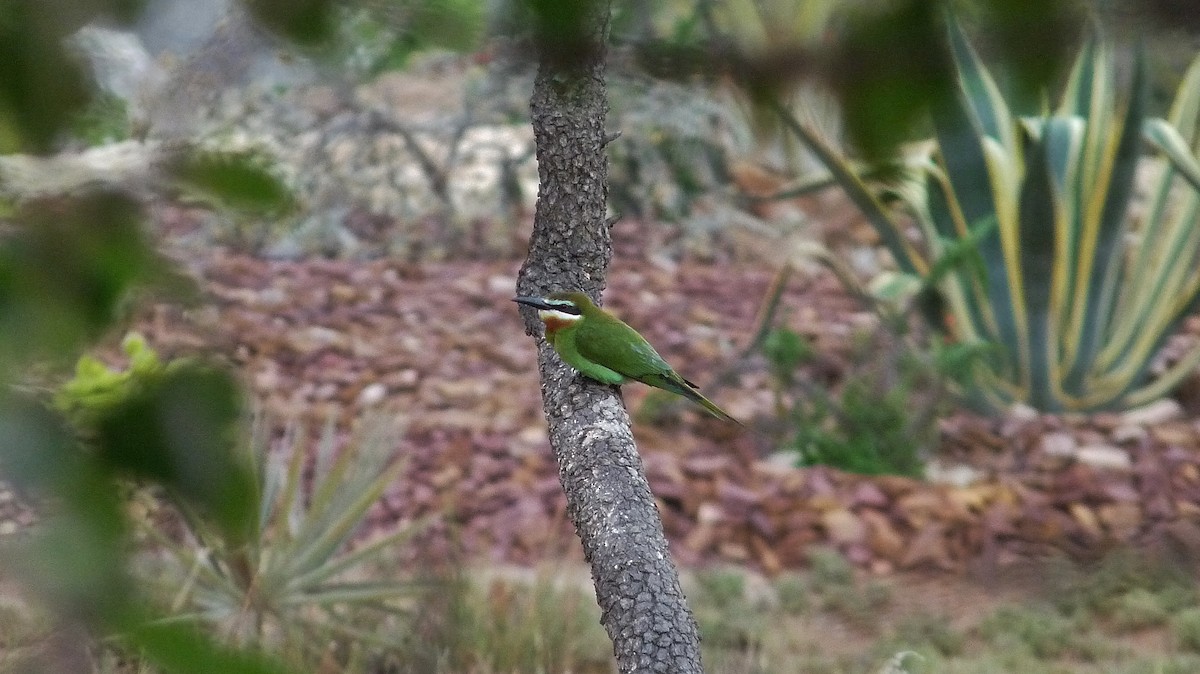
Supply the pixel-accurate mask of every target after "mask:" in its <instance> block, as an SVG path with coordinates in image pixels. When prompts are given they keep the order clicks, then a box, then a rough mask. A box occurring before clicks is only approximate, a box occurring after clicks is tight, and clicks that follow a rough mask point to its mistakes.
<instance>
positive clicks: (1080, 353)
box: [789, 22, 1200, 411]
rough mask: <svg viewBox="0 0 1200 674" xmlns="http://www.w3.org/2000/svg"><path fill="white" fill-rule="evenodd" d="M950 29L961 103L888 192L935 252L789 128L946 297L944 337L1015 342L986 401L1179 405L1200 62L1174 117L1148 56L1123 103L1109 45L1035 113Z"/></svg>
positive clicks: (989, 375)
mask: <svg viewBox="0 0 1200 674" xmlns="http://www.w3.org/2000/svg"><path fill="white" fill-rule="evenodd" d="M949 35H950V39H949V42H950V47H951V52H952V55H953V58H954V63H955V65H956V67H957V75H958V84H959V91H958V94H959V95H958V96H957V97H955V99H954V100H952V101H949V102H948V103H947V104H945V105H942V106H939V107H938V108H937V109H935V110H934V114H933V121H934V128H935V129H936V139H935V140H936V147H935V145H934V144H932V143H931V144H929V145H928V146H927V147H928V148H929V150H928V151H926V152H924V153H923V154H920V155H918V156H917V157H916V159H915V160H913V161H910V162H909V163H908V167H909V168H910V169H911V173H910V175H913V176H915V177H916V180H910V181H908V182H907V183H905V184H903V185H901V186H899V187H894V188H893V189H890V190H889V193H890V195H891V196H894V197H898V198H899V199H900V200H901V202H902V203H903V204H905V205H906V206H907V208H905V209H904V210H905V211H906V212H907V213H909V214H911V216H913V217H914V218H915V221H916V224H917V226H918V228H919V230H920V232H921V234H922V238H923V242H921V243H922V245H916V244H915V243H914V242H913V241H912V240H910V238H908V237H906V236H905V235H904V232H905V231H906V227H908V223H907V221H906V220H905V219H903V218H902V217H900V215H899V214H897V213H896V212H895V211H892V210H889V209H888V208H887V207H886V206H884V204H883V202H882V200H881V197H880V196H879V195H877V194H876V193H875V192H874V191H873V190H871V189H870V188H868V187H867V186H866V185H865V183H864V182H863V181H862V180H861V179H860V178H859V176H858V174H857V173H856V172H855V171H854V170H853V168H852V167H851V165H850V164H849V163H848V162H847V161H846V160H845V159H843V158H841V157H840V156H838V155H837V153H835V152H834V151H832V150H831V149H830V147H829V145H828V144H827V143H825V142H824V141H823V140H822V139H821V138H820V137H819V135H817V134H815V133H813V132H812V131H811V130H810V129H807V128H805V127H804V126H803V125H802V124H799V123H797V122H796V121H795V120H789V126H790V127H791V128H792V130H793V131H794V132H796V133H797V134H799V135H800V137H801V138H802V139H804V140H805V142H806V143H808V144H809V146H810V147H812V148H813V149H814V150H815V151H816V153H817V154H818V155H819V156H821V157H822V159H823V160H824V161H825V163H826V165H827V166H828V167H829V169H830V171H831V172H832V173H833V174H834V176H835V177H836V178H837V180H838V182H839V184H840V185H841V186H843V187H844V188H845V189H847V191H848V193H849V195H850V196H851V198H852V199H853V200H854V201H855V203H856V204H857V205H858V206H859V207H860V208H862V209H863V210H864V212H865V213H866V215H867V216H868V219H869V220H870V222H871V223H872V224H873V225H874V226H875V228H876V229H877V230H879V232H880V234H881V235H882V237H883V240H884V242H885V244H886V245H888V247H889V248H890V250H891V252H892V253H893V255H894V257H895V259H896V261H897V264H898V266H899V267H900V270H901V271H902V272H905V273H907V274H911V275H916V276H919V277H920V278H922V279H924V282H925V283H926V284H935V285H936V286H937V288H938V290H940V294H941V296H942V297H944V298H945V306H944V307H943V308H939V309H938V313H939V315H938V316H936V317H934V320H936V321H937V322H938V323H939V326H938V327H939V328H942V329H945V330H947V331H948V332H949V333H950V334H951V336H952V337H953V338H954V339H956V340H957V341H959V342H961V343H966V344H972V343H974V344H980V343H990V344H994V345H998V346H1000V347H1002V348H999V349H992V350H990V353H991V354H992V355H991V356H989V357H987V358H983V359H981V360H980V362H979V365H978V371H977V372H976V375H977V376H976V384H977V386H976V390H975V391H973V392H972V397H973V398H975V399H976V400H977V401H979V402H981V403H983V404H984V405H986V406H988V407H991V408H1003V407H1006V406H1008V405H1010V404H1012V403H1013V402H1023V403H1026V404H1030V405H1032V406H1034V407H1036V408H1038V409H1042V410H1047V411H1086V410H1095V409H1105V408H1124V407H1129V406H1135V405H1138V404H1142V403H1145V402H1148V401H1150V400H1153V399H1154V398H1156V397H1159V396H1161V395H1163V394H1164V393H1166V392H1167V391H1168V390H1169V389H1170V388H1171V387H1172V386H1174V385H1175V384H1176V383H1178V382H1179V380H1180V379H1181V378H1182V377H1183V376H1184V375H1186V374H1187V373H1188V372H1190V371H1191V370H1192V369H1193V368H1195V367H1196V366H1197V365H1198V364H1200V349H1193V350H1192V351H1191V352H1189V353H1188V354H1187V355H1186V356H1185V357H1183V358H1182V359H1180V360H1178V361H1177V362H1175V363H1174V364H1173V365H1172V366H1170V367H1169V368H1166V369H1165V371H1163V372H1160V373H1151V371H1150V366H1151V363H1152V361H1153V359H1154V357H1155V356H1156V354H1157V353H1158V352H1159V350H1160V348H1161V347H1162V345H1163V344H1164V342H1165V341H1166V339H1167V338H1168V337H1169V336H1170V335H1171V334H1172V333H1173V332H1174V330H1175V329H1176V328H1177V327H1178V325H1179V324H1180V322H1181V321H1182V320H1183V318H1184V317H1186V316H1187V314H1188V313H1189V312H1191V311H1192V310H1194V309H1195V308H1196V307H1197V304H1198V297H1200V228H1198V227H1197V218H1198V217H1200V164H1198V163H1197V158H1196V153H1197V150H1198V149H1200V136H1198V134H1197V131H1198V126H1200V57H1198V58H1197V60H1196V61H1195V62H1193V64H1192V66H1191V68H1190V69H1189V70H1188V72H1187V74H1186V76H1185V77H1184V80H1183V82H1182V84H1181V85H1180V87H1179V91H1178V93H1177V97H1176V100H1175V102H1174V105H1173V107H1172V108H1171V111H1170V115H1169V117H1168V119H1158V118H1148V117H1147V116H1146V113H1145V104H1146V99H1147V87H1146V78H1145V76H1144V74H1143V68H1142V65H1141V60H1140V57H1139V58H1137V60H1136V61H1135V63H1134V67H1133V69H1132V77H1131V79H1132V82H1131V85H1130V86H1129V88H1128V91H1127V93H1123V92H1121V91H1120V87H1118V85H1117V84H1116V82H1117V79H1118V78H1117V76H1116V73H1117V58H1116V57H1115V55H1114V48H1113V47H1112V46H1111V45H1109V44H1108V43H1107V42H1105V41H1103V40H1093V41H1090V42H1089V43H1087V44H1086V45H1085V46H1084V47H1083V49H1082V50H1081V52H1080V54H1079V56H1078V58H1077V59H1076V61H1075V63H1074V66H1073V69H1072V72H1071V76H1070V79H1069V81H1068V83H1067V86H1066V89H1065V92H1064V94H1063V96H1062V99H1061V102H1060V103H1059V105H1058V106H1057V108H1055V109H1054V110H1052V111H1049V112H1047V113H1045V114H1043V115H1040V116H1019V115H1017V114H1015V113H1014V112H1013V111H1012V110H1011V109H1010V107H1009V105H1008V104H1007V103H1006V102H1005V100H1004V98H1003V96H1002V95H1001V93H1000V89H999V87H998V86H997V85H996V83H995V81H994V80H993V78H992V76H991V75H990V73H989V72H988V70H987V68H986V67H985V66H984V64H983V62H982V61H981V60H980V58H979V57H978V55H977V54H976V53H975V51H974V50H973V49H972V48H971V46H970V44H969V43H968V41H967V39H966V38H965V36H964V34H963V32H962V30H961V28H960V27H959V26H957V25H956V24H954V22H951V26H950V31H949ZM1147 146H1148V147H1149V148H1150V149H1152V150H1154V151H1155V152H1154V154H1153V155H1152V156H1147V155H1145V153H1144V149H1145V148H1146V147H1147ZM1144 178H1149V180H1148V183H1149V184H1148V186H1147V185H1146V181H1144V180H1143V179H1144ZM1138 183H1141V184H1142V185H1143V187H1142V189H1144V190H1145V191H1146V193H1147V194H1148V195H1149V203H1148V206H1147V207H1146V209H1145V210H1144V211H1143V212H1138V209H1134V208H1131V205H1132V203H1133V201H1134V199H1135V193H1136V192H1137V191H1138V190H1137V189H1136V188H1135V187H1136V185H1137V184H1138ZM964 250H969V251H970V255H969V256H964V254H963V251H964ZM964 259H966V260H967V261H968V262H971V261H973V262H974V264H971V263H967V264H964V263H963V261H964ZM947 260H954V263H953V264H950V265H948V264H946V263H947ZM1152 374H1153V376H1152Z"/></svg>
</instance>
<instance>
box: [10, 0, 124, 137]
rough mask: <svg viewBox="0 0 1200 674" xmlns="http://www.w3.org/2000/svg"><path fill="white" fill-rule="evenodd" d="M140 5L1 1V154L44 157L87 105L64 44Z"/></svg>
mask: <svg viewBox="0 0 1200 674" xmlns="http://www.w3.org/2000/svg"><path fill="white" fill-rule="evenodd" d="M141 4H142V3H141V2H140V0H0V154H9V153H14V152H31V153H45V152H49V151H50V150H52V149H53V145H54V142H55V140H57V138H58V135H59V133H60V131H62V129H63V128H64V127H65V126H67V125H69V124H70V122H71V121H72V120H73V119H74V118H76V117H77V116H78V115H79V114H80V113H81V112H82V111H83V110H84V109H85V108H86V107H87V105H88V101H89V100H90V99H91V92H90V88H89V83H88V80H87V77H86V76H85V75H84V72H83V70H82V67H81V66H82V65H83V63H82V61H81V60H80V59H78V58H76V57H75V56H74V55H72V54H71V53H70V52H69V51H68V50H67V48H66V47H65V46H64V43H63V40H64V38H66V37H67V36H68V35H70V34H71V33H73V32H74V31H76V30H78V29H79V28H80V27H82V26H83V25H84V24H86V23H87V22H88V21H91V20H93V19H95V18H97V17H106V18H111V19H116V20H118V21H128V20H130V19H132V18H133V17H134V16H136V13H137V11H138V9H139V8H140V7H141Z"/></svg>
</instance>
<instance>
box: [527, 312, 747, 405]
mask: <svg viewBox="0 0 1200 674" xmlns="http://www.w3.org/2000/svg"><path fill="white" fill-rule="evenodd" d="M513 301H514V302H517V303H518V304H524V305H526V306H530V307H533V308H534V309H537V312H538V318H540V319H541V320H542V323H544V324H545V326H546V341H547V342H549V343H550V346H552V347H554V351H555V352H557V353H558V355H559V357H560V358H562V359H563V362H565V363H566V364H567V365H570V366H571V367H573V368H575V369H576V370H578V371H579V372H581V373H582V374H584V375H585V376H588V377H591V378H592V379H595V380H596V381H599V382H602V383H605V384H613V385H617V386H619V385H621V384H625V383H628V382H630V381H640V382H642V383H643V384H646V385H648V386H653V387H655V388H660V389H663V390H665V391H670V392H672V393H676V394H679V395H681V396H683V397H685V398H687V399H688V400H691V401H693V402H695V403H697V404H699V405H700V406H702V407H703V408H704V409H706V410H708V411H709V412H711V413H712V414H713V416H715V417H717V418H719V419H724V420H726V421H732V422H734V423H736V424H739V425H740V424H741V422H740V421H738V420H737V419H734V418H733V417H732V416H730V415H729V414H728V413H727V412H726V411H725V410H723V409H721V408H720V407H717V405H716V403H714V402H713V401H711V400H709V399H708V398H705V397H704V396H703V395H701V394H700V392H699V391H697V390H696V385H695V384H693V383H692V382H690V381H688V380H686V379H684V378H683V377H681V376H680V375H679V373H678V372H676V371H675V369H674V368H672V367H671V366H670V365H668V364H667V361H665V360H663V357H662V356H660V355H658V352H657V351H655V350H654V347H653V346H650V342H647V341H646V338H645V337H642V336H641V335H639V334H638V332H637V330H634V329H633V328H631V327H629V326H628V325H626V324H625V322H624V321H622V320H621V319H619V318H617V317H616V316H613V315H612V314H610V313H608V312H607V311H605V310H603V309H601V308H600V307H598V306H596V305H595V304H593V303H592V300H591V299H590V298H589V297H588V296H587V295H585V294H583V293H579V292H571V293H551V294H550V295H547V296H546V297H528V296H524V295H522V296H519V297H514V298H513Z"/></svg>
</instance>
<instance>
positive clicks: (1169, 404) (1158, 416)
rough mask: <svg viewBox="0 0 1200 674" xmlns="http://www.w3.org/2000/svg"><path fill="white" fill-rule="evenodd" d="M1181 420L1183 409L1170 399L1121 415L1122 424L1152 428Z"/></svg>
mask: <svg viewBox="0 0 1200 674" xmlns="http://www.w3.org/2000/svg"><path fill="white" fill-rule="evenodd" d="M1182 418H1183V408H1182V407H1180V406H1179V403H1177V402H1175V401H1174V400H1172V399H1170V398H1163V399H1161V400H1155V401H1154V402H1152V403H1150V404H1149V405H1144V406H1142V407H1138V408H1136V409H1132V410H1129V411H1128V412H1126V413H1125V414H1124V415H1123V419H1122V423H1123V424H1131V425H1135V426H1153V425H1155V424H1161V423H1165V422H1167V421H1176V420H1178V419H1182Z"/></svg>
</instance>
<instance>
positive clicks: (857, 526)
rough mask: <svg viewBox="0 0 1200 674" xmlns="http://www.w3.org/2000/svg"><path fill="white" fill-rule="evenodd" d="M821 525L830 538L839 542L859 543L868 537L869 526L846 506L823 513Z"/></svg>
mask: <svg viewBox="0 0 1200 674" xmlns="http://www.w3.org/2000/svg"><path fill="white" fill-rule="evenodd" d="M821 525H822V526H823V527H825V533H826V534H828V536H829V540H830V541H832V542H834V543H839V544H849V543H858V542H861V541H863V540H865V539H866V536H867V526H866V525H865V524H863V521H862V519H860V518H859V517H858V515H855V514H854V513H852V512H850V511H849V510H846V509H844V508H839V509H837V510H830V511H829V512H826V513H823V514H822V515H821Z"/></svg>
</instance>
